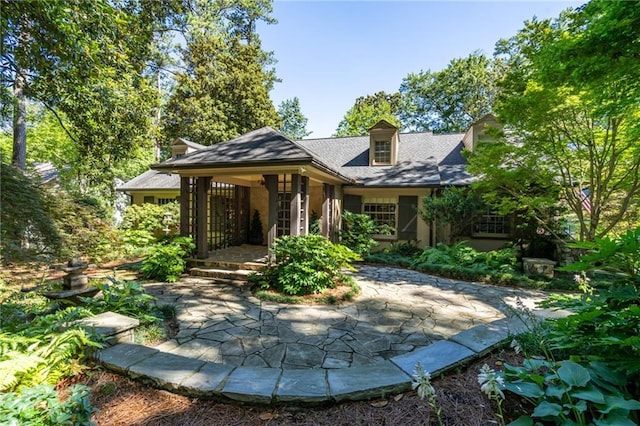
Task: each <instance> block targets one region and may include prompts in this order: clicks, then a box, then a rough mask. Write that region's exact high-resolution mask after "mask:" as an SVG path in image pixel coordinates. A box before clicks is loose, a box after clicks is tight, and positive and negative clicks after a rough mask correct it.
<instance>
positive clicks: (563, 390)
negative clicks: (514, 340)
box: [504, 359, 640, 425]
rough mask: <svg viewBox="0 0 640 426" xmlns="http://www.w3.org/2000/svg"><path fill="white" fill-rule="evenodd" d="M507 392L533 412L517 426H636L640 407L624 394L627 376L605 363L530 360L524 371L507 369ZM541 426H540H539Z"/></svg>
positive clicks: (525, 363) (516, 368) (508, 366)
mask: <svg viewBox="0 0 640 426" xmlns="http://www.w3.org/2000/svg"><path fill="white" fill-rule="evenodd" d="M504 376H505V379H506V382H505V384H504V388H505V389H506V390H507V391H510V392H513V393H515V394H517V395H519V396H521V397H523V398H525V399H526V400H528V401H529V402H531V403H532V404H533V405H534V406H535V409H534V410H533V412H532V413H531V415H530V416H522V417H520V418H519V419H518V420H516V421H515V422H514V423H511V424H515V425H533V424H534V420H533V419H534V418H535V419H537V420H541V421H544V424H556V425H587V424H589V425H592V424H596V425H635V424H638V423H637V422H638V416H637V413H634V412H633V411H636V410H640V402H638V401H637V400H635V399H632V398H631V397H630V395H629V393H628V392H626V391H625V384H626V380H625V377H624V374H620V373H615V372H614V371H612V370H611V369H610V368H608V366H607V365H606V364H604V363H599V362H590V363H588V364H586V365H580V364H578V363H576V362H574V361H571V360H564V361H559V362H552V361H546V360H539V359H527V360H525V362H524V365H523V366H522V367H514V366H511V365H505V372H504ZM536 424H538V423H536Z"/></svg>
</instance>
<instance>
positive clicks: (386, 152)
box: [373, 140, 391, 164]
mask: <svg viewBox="0 0 640 426" xmlns="http://www.w3.org/2000/svg"><path fill="white" fill-rule="evenodd" d="M373 161H375V163H376V164H391V141H390V140H377V141H374V153H373Z"/></svg>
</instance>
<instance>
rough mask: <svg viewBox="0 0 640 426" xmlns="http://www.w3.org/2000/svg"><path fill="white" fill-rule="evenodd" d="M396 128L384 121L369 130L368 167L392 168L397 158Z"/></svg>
mask: <svg viewBox="0 0 640 426" xmlns="http://www.w3.org/2000/svg"><path fill="white" fill-rule="evenodd" d="M398 138H399V137H398V128H397V127H395V126H394V125H393V124H391V123H389V122H388V121H385V120H380V121H378V122H377V123H376V124H375V125H374V126H373V127H372V128H370V129H369V165H371V166H392V165H394V164H396V160H397V158H398Z"/></svg>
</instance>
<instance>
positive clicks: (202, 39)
mask: <svg viewBox="0 0 640 426" xmlns="http://www.w3.org/2000/svg"><path fill="white" fill-rule="evenodd" d="M183 59H184V62H185V65H186V71H184V72H181V73H179V74H178V75H177V76H176V81H177V86H176V89H175V91H174V93H173V95H172V96H171V98H170V99H169V101H168V102H167V105H166V113H165V116H164V117H163V135H164V139H165V141H166V142H168V141H173V140H174V139H175V138H177V137H184V138H187V139H190V140H194V141H198V143H201V144H204V145H212V144H215V143H218V142H222V141H226V140H229V139H232V138H235V137H237V136H240V135H241V134H243V133H246V132H249V131H251V130H255V129H258V128H260V127H264V126H271V127H273V128H279V127H280V125H279V124H280V123H279V121H280V118H279V117H278V115H277V113H276V110H275V108H274V106H273V104H272V102H271V99H269V89H270V86H271V85H272V83H273V80H274V76H273V75H272V74H271V73H269V72H265V70H264V65H265V64H264V63H263V62H264V52H263V51H262V50H261V49H260V45H259V43H253V44H245V43H243V42H242V41H241V40H239V39H238V38H236V37H232V38H229V37H225V36H222V35H212V34H200V35H198V36H196V37H193V39H190V40H188V42H187V48H186V50H185V51H184V58H183Z"/></svg>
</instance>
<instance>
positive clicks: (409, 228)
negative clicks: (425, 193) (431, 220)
mask: <svg viewBox="0 0 640 426" xmlns="http://www.w3.org/2000/svg"><path fill="white" fill-rule="evenodd" d="M417 209H418V197H417V196H415V195H400V196H399V197H398V239H399V240H417V239H418V210H417Z"/></svg>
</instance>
